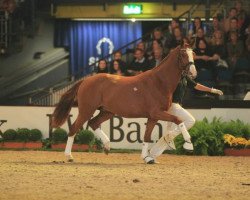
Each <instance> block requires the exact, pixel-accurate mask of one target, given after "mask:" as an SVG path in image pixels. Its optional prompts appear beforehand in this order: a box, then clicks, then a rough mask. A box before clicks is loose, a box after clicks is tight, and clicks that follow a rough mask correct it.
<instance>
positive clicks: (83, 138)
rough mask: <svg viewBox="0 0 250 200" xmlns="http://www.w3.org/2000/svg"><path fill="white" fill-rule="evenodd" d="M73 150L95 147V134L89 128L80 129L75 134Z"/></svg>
mask: <svg viewBox="0 0 250 200" xmlns="http://www.w3.org/2000/svg"><path fill="white" fill-rule="evenodd" d="M72 149H73V150H92V149H96V145H95V136H94V133H93V132H92V131H90V130H80V131H79V132H78V133H77V135H76V144H74V145H73V147H72Z"/></svg>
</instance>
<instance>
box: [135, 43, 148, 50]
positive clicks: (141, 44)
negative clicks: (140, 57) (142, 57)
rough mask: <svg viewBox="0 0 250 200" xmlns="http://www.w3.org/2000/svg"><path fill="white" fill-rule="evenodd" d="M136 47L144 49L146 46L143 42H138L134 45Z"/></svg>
mask: <svg viewBox="0 0 250 200" xmlns="http://www.w3.org/2000/svg"><path fill="white" fill-rule="evenodd" d="M136 48H138V49H141V50H142V51H144V52H145V51H146V46H145V43H144V42H142V41H141V42H139V43H138V44H137V45H136Z"/></svg>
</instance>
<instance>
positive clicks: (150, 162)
mask: <svg viewBox="0 0 250 200" xmlns="http://www.w3.org/2000/svg"><path fill="white" fill-rule="evenodd" d="M146 164H149V165H152V164H156V162H155V161H154V160H150V161H148V162H147V163H146Z"/></svg>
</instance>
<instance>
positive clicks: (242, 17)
mask: <svg viewBox="0 0 250 200" xmlns="http://www.w3.org/2000/svg"><path fill="white" fill-rule="evenodd" d="M235 8H236V12H237V18H238V28H239V29H240V28H241V27H242V25H243V24H244V22H245V19H246V17H247V13H246V11H245V10H244V9H243V3H242V1H240V0H237V1H236V2H235Z"/></svg>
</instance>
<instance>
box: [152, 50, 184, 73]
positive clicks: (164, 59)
mask: <svg viewBox="0 0 250 200" xmlns="http://www.w3.org/2000/svg"><path fill="white" fill-rule="evenodd" d="M177 49H180V46H178V47H176V48H175V49H174V50H172V51H170V52H169V54H168V55H167V56H166V57H165V58H163V60H162V61H161V62H160V63H159V65H157V66H156V67H154V68H153V69H152V70H155V69H158V68H159V66H161V65H162V63H164V62H165V61H166V60H168V58H169V57H170V55H171V54H172V53H174V52H175V51H176V50H177Z"/></svg>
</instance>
